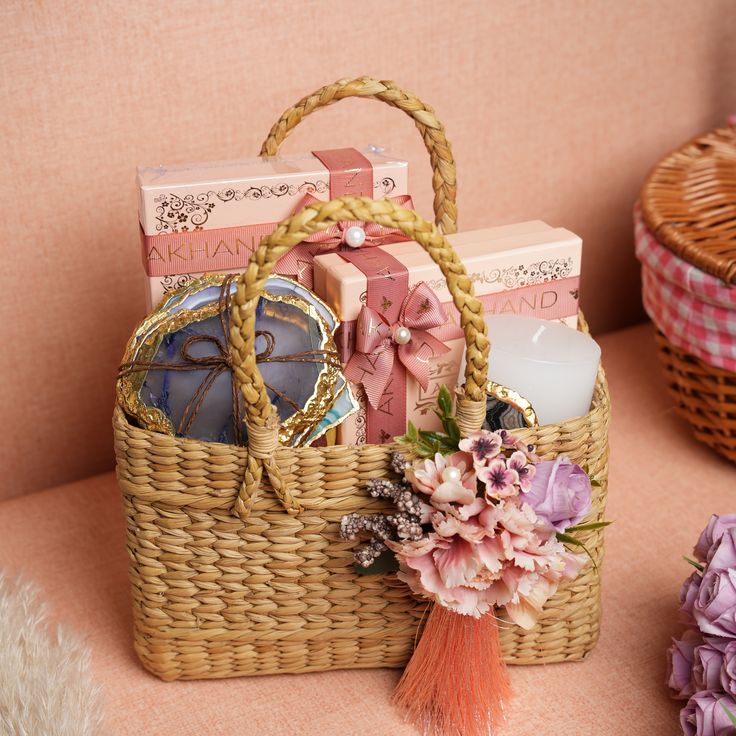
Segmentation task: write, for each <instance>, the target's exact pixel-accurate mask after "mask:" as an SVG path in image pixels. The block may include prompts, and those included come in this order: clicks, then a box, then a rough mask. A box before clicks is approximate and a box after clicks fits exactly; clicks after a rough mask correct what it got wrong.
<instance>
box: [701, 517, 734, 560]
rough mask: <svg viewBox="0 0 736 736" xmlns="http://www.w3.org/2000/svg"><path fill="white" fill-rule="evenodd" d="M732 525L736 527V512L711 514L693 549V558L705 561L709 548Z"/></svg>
mask: <svg viewBox="0 0 736 736" xmlns="http://www.w3.org/2000/svg"><path fill="white" fill-rule="evenodd" d="M732 527H736V514H724V515H723V516H718V515H717V514H713V516H711V517H710V519H709V520H708V525H707V526H706V527H705V529H703V531H702V533H701V535H700V538H699V539H698V543H697V544H696V545H695V549H693V554H694V555H695V559H697V560H699V561H700V562H706V561H707V559H708V552H709V550H710V548H711V547H712V546H713V544H714V543H715V542H717V541H718V540H719V539H720V538H721V537H722V536H723V533H724V532H725V531H727V530H728V529H731V528H732Z"/></svg>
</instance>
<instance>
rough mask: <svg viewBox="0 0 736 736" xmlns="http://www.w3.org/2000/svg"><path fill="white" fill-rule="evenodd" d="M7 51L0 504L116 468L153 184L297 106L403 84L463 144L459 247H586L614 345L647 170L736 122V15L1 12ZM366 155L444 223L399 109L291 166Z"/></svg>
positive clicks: (327, 116) (419, 10)
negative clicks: (155, 174) (572, 243)
mask: <svg viewBox="0 0 736 736" xmlns="http://www.w3.org/2000/svg"><path fill="white" fill-rule="evenodd" d="M0 28H2V39H1V40H2V43H0V110H2V111H3V115H2V116H1V117H0V132H1V133H2V135H1V136H0V202H2V205H1V207H2V214H3V217H2V226H1V227H0V232H2V235H0V248H1V252H2V256H3V259H4V263H3V267H2V269H0V289H2V291H1V292H0V293H2V299H1V300H0V340H1V341H2V344H3V350H2V351H1V352H0V376H1V377H2V381H0V422H2V426H3V427H4V428H5V431H4V438H3V442H2V444H1V445H0V470H2V471H4V472H3V473H2V476H1V477H2V480H1V481H0V498H1V497H9V496H12V495H16V494H19V493H25V492H30V491H34V490H38V489H40V488H44V487H48V486H50V485H54V484H57V483H61V482H64V481H70V480H74V479H77V478H80V477H84V476H87V475H90V474H92V473H96V472H102V471H104V470H107V469H109V468H110V467H112V451H111V432H110V428H109V427H110V425H109V419H110V412H111V408H112V402H113V380H114V375H115V367H116V363H117V361H118V360H119V357H120V355H121V351H122V348H123V345H124V343H125V341H126V339H127V337H128V335H129V333H130V332H131V330H132V329H133V327H134V326H135V323H136V321H137V320H138V319H139V318H140V317H141V316H142V312H143V288H142V282H141V266H140V256H139V246H138V238H137V223H136V192H135V188H134V178H133V177H134V167H135V165H136V164H138V163H145V164H157V163H159V162H167V163H168V162H184V161H198V160H207V159H216V158H232V157H237V156H243V155H251V154H255V153H256V152H257V150H258V146H259V144H260V141H261V139H262V138H263V136H264V135H265V133H266V131H267V130H268V129H269V127H270V125H271V123H272V122H273V121H274V119H275V118H276V116H277V115H278V114H280V113H281V111H282V110H283V109H284V108H285V107H286V106H288V105H289V104H291V103H292V102H293V101H295V100H296V99H298V98H299V97H300V96H302V95H303V94H304V93H306V92H309V91H311V90H312V89H314V88H316V87H318V86H320V85H321V84H324V83H326V82H329V81H333V80H334V79H336V78H338V77H343V76H356V75H359V74H371V75H374V76H378V77H383V78H393V79H395V80H396V81H398V82H400V83H401V84H402V85H405V86H406V87H407V89H410V90H412V91H414V92H415V93H417V94H418V95H419V96H420V97H422V98H424V99H425V100H426V101H428V102H429V103H430V104H432V105H433V106H434V107H435V109H436V110H437V111H438V113H439V114H440V116H441V117H442V119H443V120H444V122H445V124H446V127H447V131H448V135H449V136H450V139H451V141H452V143H453V145H454V152H455V155H456V157H457V162H458V168H459V174H460V176H459V187H460V194H459V204H460V212H461V227H464V228H473V227H479V226H484V225H490V224H501V223H505V222H513V221H518V220H522V219H530V218H541V219H545V220H547V221H548V222H550V223H551V224H554V225H564V226H566V227H568V228H570V229H573V230H575V231H577V232H579V233H580V234H581V235H582V236H583V238H584V241H585V263H584V277H583V286H582V293H583V305H584V307H585V309H586V310H587V313H588V316H589V318H590V319H591V322H592V325H593V327H594V329H596V330H598V331H602V330H608V329H612V328H615V327H620V326H622V325H625V324H629V323H632V322H635V321H637V320H639V319H641V318H642V312H641V306H640V300H639V296H638V290H639V284H638V276H637V266H636V262H635V259H634V256H633V248H632V234H631V232H632V228H631V217H630V211H631V206H632V204H633V201H634V199H635V197H636V193H637V189H638V186H639V184H640V182H641V180H642V178H643V176H644V175H645V174H646V171H647V169H648V168H649V166H650V165H651V164H652V163H653V162H654V161H656V160H657V158H659V157H660V156H661V155H663V154H664V153H665V152H667V151H668V150H669V149H671V148H673V147H675V146H676V145H677V144H679V143H680V142H681V141H683V140H685V139H686V138H688V137H689V136H691V135H694V134H696V133H698V132H700V131H701V130H703V129H706V128H709V127H711V126H713V125H715V124H717V123H718V122H720V121H722V120H723V119H724V118H725V116H726V114H727V113H728V112H729V111H731V112H732V111H733V110H734V108H735V107H736V105H735V104H734V103H736V100H735V99H734V97H735V96H736V93H735V92H734V90H736V84H734V82H735V81H736V46H734V44H733V43H732V39H733V37H734V33H735V32H736V9H735V8H734V6H733V4H732V3H731V2H729V0H705V1H694V0H687V1H684V0H648V1H647V2H644V3H639V2H637V3H635V2H623V3H610V2H606V1H605V0H590V1H589V2H582V1H580V2H568V1H565V0H536V1H534V2H531V1H528V0H527V1H523V2H522V1H519V2H514V3H510V2H507V3H486V2H480V1H479V2H467V1H464V2H463V1H461V2H454V3H441V2H438V1H437V0H431V1H426V2H403V3H395V2H390V1H388V0H377V1H374V2H370V3H364V4H358V3H344V2H338V1H335V2H329V1H327V0H315V1H314V2H309V3H288V2H257V1H256V0H250V2H247V3H239V2H221V1H216V0H213V1H211V2H207V3H194V2H181V3H173V4H171V3H168V4H161V3H147V2H142V1H141V0H132V1H131V2H127V3H114V2H111V1H110V0H101V1H100V2H97V3H78V2H72V1H71V0H57V1H56V2H53V3H51V2H49V3H46V2H37V3H26V2H22V0H6V1H5V2H4V3H2V4H1V5H0ZM367 142H379V143H383V144H386V145H388V146H390V147H391V148H392V149H394V150H396V151H398V152H401V153H403V154H405V155H406V156H408V157H409V158H410V159H411V161H412V162H414V163H415V165H414V169H413V177H412V178H413V184H412V187H413V191H414V193H415V195H416V196H415V203H416V204H417V207H418V209H419V210H420V211H422V212H424V213H427V214H428V213H429V207H430V203H431V197H430V193H431V192H430V186H429V181H430V179H429V170H428V165H427V163H426V161H425V158H424V154H423V148H422V144H421V142H420V140H419V138H418V136H417V135H416V132H415V130H414V128H413V126H412V125H411V124H410V123H409V121H408V120H406V119H405V118H403V117H402V116H401V115H399V113H398V112H397V111H395V110H392V109H389V108H384V107H382V106H379V105H377V104H376V103H369V102H361V101H349V102H347V103H343V104H341V105H339V106H338V107H336V108H333V109H331V110H328V111H324V112H322V113H320V114H319V116H317V117H315V118H314V119H310V120H309V121H307V122H306V123H305V124H304V125H303V126H302V127H301V128H300V129H299V130H297V131H296V133H295V134H294V135H293V137H292V139H291V140H290V141H289V142H288V149H289V150H291V151H299V150H306V149H312V148H326V147H329V146H336V145H337V146H344V145H352V144H363V143H367Z"/></svg>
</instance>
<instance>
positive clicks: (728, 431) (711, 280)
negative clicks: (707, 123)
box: [637, 126, 736, 461]
mask: <svg viewBox="0 0 736 736" xmlns="http://www.w3.org/2000/svg"><path fill="white" fill-rule="evenodd" d="M639 226H640V227H639V231H638V232H637V251H638V253H639V255H640V258H641V257H642V252H641V251H642V243H643V242H645V239H648V242H649V246H648V249H649V252H650V253H651V250H652V248H655V249H656V248H657V247H658V245H660V246H664V247H665V248H667V249H668V250H669V251H670V252H671V253H672V254H673V256H674V257H673V258H665V259H660V264H666V265H663V266H660V268H659V269H652V268H651V266H652V262H651V261H649V264H648V265H647V263H646V262H645V259H644V258H642V262H643V263H644V301H645V305H646V306H647V311H649V313H650V316H652V317H653V319H654V321H655V323H656V325H657V327H658V333H657V343H658V347H659V354H660V358H661V362H662V365H663V368H664V372H665V376H666V380H667V384H668V387H669V389H670V392H671V393H672V396H673V397H674V399H675V402H676V405H677V408H678V410H679V412H680V413H681V414H682V416H684V417H685V419H686V420H687V421H688V422H689V423H690V424H691V425H692V427H693V430H694V432H695V436H696V437H697V438H698V439H699V440H700V441H702V442H704V443H705V444H707V445H709V446H710V447H712V448H713V449H715V450H716V451H717V452H719V453H720V454H722V455H723V456H725V457H727V458H729V459H730V460H732V461H736V372H734V370H733V365H734V361H733V354H734V351H736V127H734V126H728V127H724V128H719V129H717V130H714V131H712V132H710V133H707V134H705V135H701V136H698V137H697V138H694V139H693V140H691V141H690V142H689V143H687V144H685V145H684V146H682V147H681V148H679V149H677V150H676V151H674V152H673V153H671V154H670V155H669V156H667V157H665V158H664V159H663V160H662V161H660V162H659V163H658V164H657V165H656V166H655V167H654V169H653V170H652V172H651V173H650V174H649V176H648V178H647V180H646V181H645V183H644V186H643V187H642V190H641V223H639ZM655 240H656V242H655ZM673 284H674V287H672V285H673ZM660 287H661V289H662V291H661V293H660ZM672 288H674V291H672ZM662 294H664V295H665V296H664V298H663V297H662ZM673 294H674V295H680V296H681V297H682V299H677V298H673ZM675 302H680V303H677V304H676V303H675ZM666 314H669V315H670V316H672V318H671V319H670V318H668V317H666Z"/></svg>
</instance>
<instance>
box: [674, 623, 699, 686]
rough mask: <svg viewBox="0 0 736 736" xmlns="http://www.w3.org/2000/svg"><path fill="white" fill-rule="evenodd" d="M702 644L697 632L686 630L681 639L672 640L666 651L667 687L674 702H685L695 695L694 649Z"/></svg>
mask: <svg viewBox="0 0 736 736" xmlns="http://www.w3.org/2000/svg"><path fill="white" fill-rule="evenodd" d="M702 643H703V639H702V638H701V637H700V634H698V632H697V631H694V630H693V629H688V630H687V631H685V633H684V634H683V635H682V639H673V640H672V646H670V648H669V649H668V650H667V686H668V687H669V688H670V690H672V697H673V698H675V700H687V699H688V698H690V697H691V696H692V695H694V694H695V688H694V687H693V678H692V669H693V658H694V656H695V649H696V648H697V647H699V646H700V645H701V644H702Z"/></svg>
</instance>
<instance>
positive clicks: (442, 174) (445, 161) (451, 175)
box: [261, 77, 457, 233]
mask: <svg viewBox="0 0 736 736" xmlns="http://www.w3.org/2000/svg"><path fill="white" fill-rule="evenodd" d="M347 97H367V98H369V99H374V100H381V102H385V103H386V104H387V105H391V106H392V107H397V108H399V110H403V111H404V112H405V113H406V114H407V115H408V116H409V117H411V118H412V119H413V120H414V124H415V125H416V126H417V128H418V129H419V132H420V133H421V134H422V138H423V139H424V145H425V146H426V147H427V152H428V153H429V159H430V162H431V164H432V187H433V189H434V213H435V222H436V223H437V225H439V227H440V229H441V230H442V232H444V233H454V232H456V231H457V204H456V199H457V181H456V177H455V160H454V159H453V157H452V149H451V148H450V143H449V142H448V140H447V138H446V137H445V128H444V126H443V125H442V123H441V122H440V121H439V120H438V119H437V116H436V115H435V112H434V110H433V109H432V108H431V107H429V106H428V105H425V104H424V103H423V102H422V101H421V100H420V99H418V98H417V97H415V96H414V95H413V94H411V93H410V92H405V91H404V90H402V89H401V88H400V87H398V86H397V85H396V83H395V82H389V81H379V80H378V79H372V78H371V77H358V78H357V79H339V80H338V81H337V82H334V83H333V84H328V85H325V86H324V87H321V88H320V89H318V90H316V91H315V92H312V94H310V95H307V96H306V97H304V98H302V99H301V100H299V102H297V103H296V105H294V106H293V107H290V108H289V109H288V110H286V111H285V112H284V114H283V115H282V116H281V117H280V118H279V119H278V120H277V121H276V123H274V126H273V127H272V128H271V132H270V133H269V134H268V137H267V138H266V140H265V141H263V145H262V146H261V156H275V155H276V154H277V153H278V151H279V146H280V145H281V144H282V143H283V141H284V139H285V138H286V136H288V135H289V133H290V132H291V131H292V130H293V129H294V128H295V127H296V126H297V125H298V124H299V123H300V122H301V120H302V119H303V118H305V117H306V116H307V115H309V114H310V113H312V112H314V111H315V110H319V109H320V108H321V107H327V106H328V105H333V104H334V103H336V102H338V101H339V100H344V99H345V98H347Z"/></svg>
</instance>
